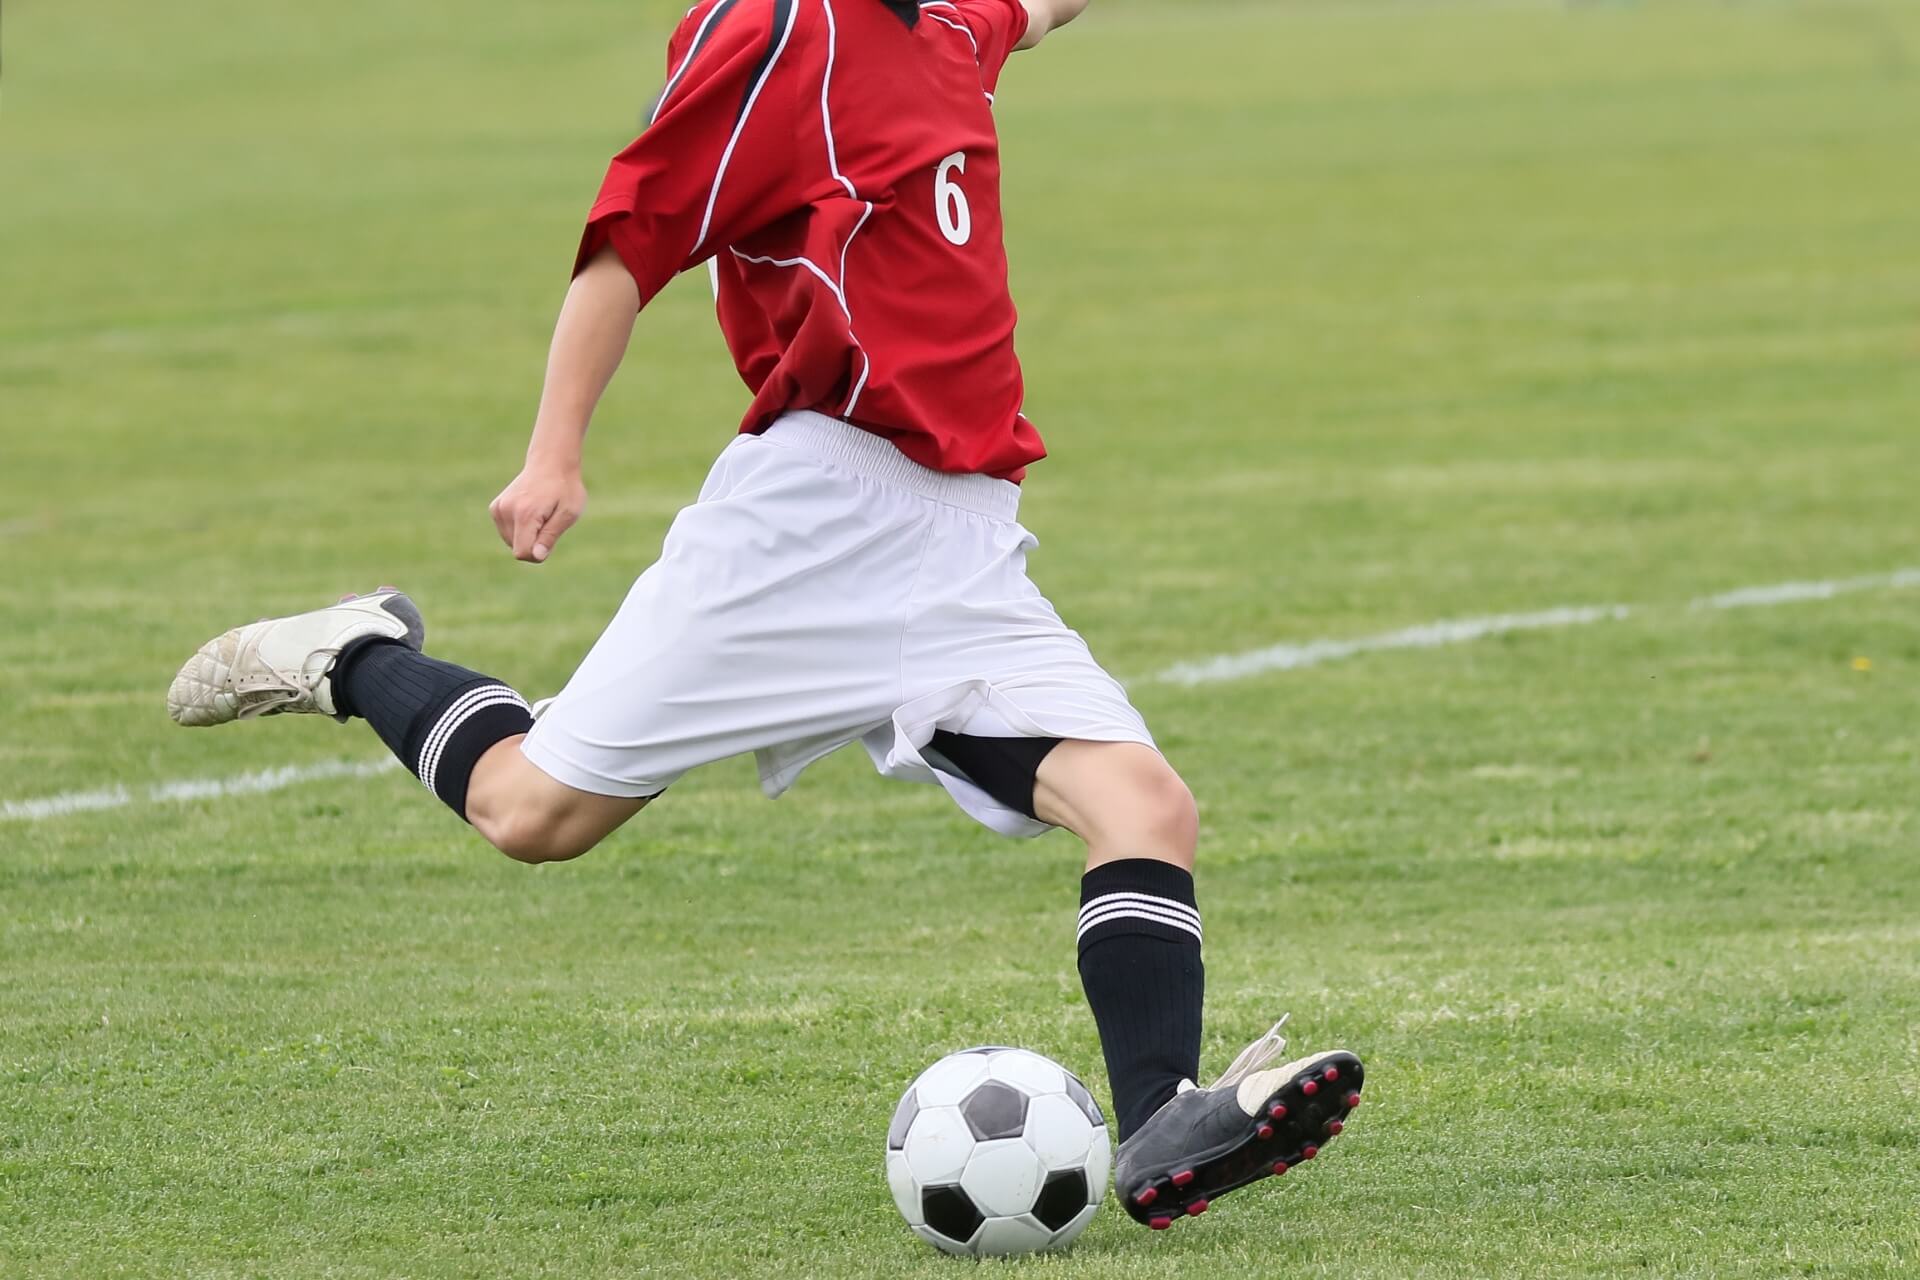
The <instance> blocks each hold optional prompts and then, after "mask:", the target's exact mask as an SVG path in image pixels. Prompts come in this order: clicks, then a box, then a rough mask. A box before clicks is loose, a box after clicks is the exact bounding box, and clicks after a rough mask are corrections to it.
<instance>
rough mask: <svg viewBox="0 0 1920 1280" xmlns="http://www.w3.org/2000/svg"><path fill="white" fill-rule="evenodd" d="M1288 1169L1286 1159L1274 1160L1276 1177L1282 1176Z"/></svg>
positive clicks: (1274, 1174)
mask: <svg viewBox="0 0 1920 1280" xmlns="http://www.w3.org/2000/svg"><path fill="white" fill-rule="evenodd" d="M1286 1171H1287V1162H1286V1161H1285V1160H1275V1161H1274V1162H1273V1176H1274V1177H1276V1178H1277V1177H1279V1176H1280V1175H1281V1174H1283V1173H1285V1172H1286Z"/></svg>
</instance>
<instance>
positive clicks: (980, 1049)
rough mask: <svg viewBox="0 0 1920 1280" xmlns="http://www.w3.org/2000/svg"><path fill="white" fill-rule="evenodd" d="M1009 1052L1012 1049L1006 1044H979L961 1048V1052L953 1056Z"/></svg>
mask: <svg viewBox="0 0 1920 1280" xmlns="http://www.w3.org/2000/svg"><path fill="white" fill-rule="evenodd" d="M1007 1052H1010V1049H1009V1047H1008V1046H1007V1045H1004V1044H977V1045H975V1046H973V1048H971V1049H962V1050H960V1052H959V1053H956V1054H954V1055H953V1056H954V1057H956V1058H957V1057H959V1056H960V1054H961V1053H1007Z"/></svg>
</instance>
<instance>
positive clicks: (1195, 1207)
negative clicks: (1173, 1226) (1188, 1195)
mask: <svg viewBox="0 0 1920 1280" xmlns="http://www.w3.org/2000/svg"><path fill="white" fill-rule="evenodd" d="M1206 1211H1207V1202H1206V1201H1205V1200H1195V1201H1194V1202H1193V1203H1192V1204H1190V1205H1188V1206H1187V1216H1188V1217H1192V1218H1197V1217H1199V1216H1200V1215H1201V1214H1203V1213H1205V1212H1206Z"/></svg>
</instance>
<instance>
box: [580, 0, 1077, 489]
mask: <svg viewBox="0 0 1920 1280" xmlns="http://www.w3.org/2000/svg"><path fill="white" fill-rule="evenodd" d="M1026 29H1027V12H1026V9H1025V8H1024V7H1023V6H1022V5H1021V4H1020V2H1019V0H929V2H927V3H923V4H922V5H921V6H920V18H919V21H918V22H917V23H916V24H915V25H914V26H913V27H911V28H909V27H908V26H907V24H906V23H905V22H904V21H902V19H901V17H900V16H899V15H898V14H897V13H895V12H894V11H893V10H892V9H890V8H889V7H888V6H887V5H885V4H883V3H881V0H701V3H699V4H697V5H695V6H694V8H693V9H692V10H691V11H689V12H688V14H687V16H686V19H685V20H684V21H683V22H682V23H681V24H680V26H679V28H678V29H677V30H676V31H675V32H674V35H673V39H672V40H671V42H670V43H669V44H668V48H667V63H668V74H669V78H668V80H667V85H666V89H665V90H664V92H663V93H662V95H661V99H660V103H659V105H658V106H657V107H656V108H655V111H654V116H653V119H652V121H651V122H650V123H649V124H648V126H647V128H646V131H645V132H644V133H642V134H641V136H640V137H639V139H638V140H636V141H635V142H634V143H633V145H631V146H629V147H628V148H627V149H626V150H625V151H622V152H621V153H620V154H619V155H618V156H615V157H614V160H613V163H612V165H611V166H610V167H609V169H608V171H607V177H606V181H605V182H604V183H603V184H602V186H601V188H600V196H599V199H598V200H597V201H596V202H595V204H594V206H593V212H592V214H591V216H590V218H589V221H588V225H587V232H586V236H585V238H584V239H583V241H582V244H581V253H580V261H581V262H582V263H584V262H585V261H586V259H587V258H588V257H590V256H591V255H592V254H594V253H595V252H597V251H598V250H599V249H600V248H601V247H602V246H603V245H607V244H611V245H612V246H613V248H614V250H615V251H616V252H617V253H618V254H619V256H620V258H621V260H622V261H623V262H625V263H626V266H627V269H628V270H629V271H631V272H632V273H633V278H634V280H635V281H636V282H637V283H638V285H639V287H640V300H641V305H643V306H644V305H645V304H646V303H647V301H649V300H650V299H652V298H653V296H654V295H655V294H656V293H658V292H659V291H660V289H661V288H662V287H664V286H665V285H666V283H667V281H668V280H670V279H671V278H672V277H673V276H674V275H675V274H677V273H678V272H680V271H683V270H686V269H687V268H690V267H694V266H697V265H699V264H700V263H702V262H704V261H707V260H709V259H712V260H713V262H714V264H715V267H714V270H715V276H716V282H717V283H716V291H717V304H716V305H717V309H718V311H719V316H720V328H721V331H722V332H723V333H724V334H725V336H726V341H727V346H728V348H729V349H730V350H731V351H732V353H733V359H734V363H735V365H736V366H737V367H738V368H739V370H740V376H741V377H742V378H743V379H744V380H745V381H746V384H747V386H748V388H749V389H750V390H751V391H752V392H753V397H754V399H753V405H752V407H751V408H750V409H749V410H748V412H747V416H746V419H745V421H744V422H742V423H741V430H742V431H749V432H751V431H761V430H764V429H766V427H767V426H769V425H770V424H771V423H772V422H773V421H774V420H775V419H777V418H778V417H779V416H780V415H781V414H782V413H785V412H787V411H789V410H794V409H813V410H817V411H818V412H821V413H824V414H828V415H830V416H832V417H836V418H843V419H845V420H847V421H848V422H851V423H853V424H854V425H856V426H859V427H862V428H865V429H866V430H868V431H872V432H874V433H875V434H876V435H880V436H884V437H885V438H886V439H888V440H890V441H892V442H893V443H894V445H895V446H896V447H898V448H899V450H900V451H901V452H902V453H904V454H906V456H907V457H909V458H911V459H913V460H914V461H915V462H918V463H920V464H921V465H922V466H926V467H931V468H933V469H935V470H938V471H958V472H980V473H984V474H987V475H993V476H1000V477H1003V478H1006V479H1014V480H1017V479H1019V478H1020V477H1021V475H1022V474H1024V472H1025V470H1026V467H1027V464H1029V463H1031V462H1034V461H1037V460H1038V459H1040V458H1041V457H1044V456H1045V453H1046V450H1045V449H1044V447H1043V446H1042V445H1041V443H1040V436H1039V434H1038V433H1037V432H1036V431H1035V430H1034V429H1033V424H1032V423H1030V422H1028V421H1027V420H1026V418H1025V417H1023V416H1022V415H1021V412H1020V406H1021V399H1022V383H1021V378H1020V363H1019V361H1018V360H1017V359H1016V358H1015V356H1014V350H1013V330H1014V308H1013V298H1012V296H1011V294H1010V293H1009V292H1008V288H1007V254H1006V247H1005V245H1004V244H1003V242H1002V239H1001V221H1000V147H999V139H998V137H997V135H996V133H995V130H994V122H993V113H992V110H991V108H992V103H993V93H994V88H995V85H996V84H997V83H998V81H999V78H1000V69H1001V67H1002V66H1003V65H1005V63H1006V60H1007V57H1008V55H1009V54H1011V53H1012V52H1013V48H1014V45H1015V44H1016V43H1017V42H1018V41H1019V39H1020V37H1021V36H1022V35H1024V34H1025V33H1026Z"/></svg>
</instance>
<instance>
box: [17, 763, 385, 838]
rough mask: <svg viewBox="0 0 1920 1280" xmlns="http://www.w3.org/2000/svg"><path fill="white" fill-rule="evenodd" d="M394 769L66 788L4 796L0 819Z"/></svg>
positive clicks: (316, 767)
mask: <svg viewBox="0 0 1920 1280" xmlns="http://www.w3.org/2000/svg"><path fill="white" fill-rule="evenodd" d="M399 767H400V762H399V761H398V760H395V759H392V758H391V757H389V758H388V759H385V760H329V761H327V762H325V763H323V764H307V765H289V766H287V767H286V768H283V769H260V770H257V771H255V772H253V773H237V774H234V775H232V776H230V777H226V778H185V779H182V780H180V781H178V782H156V783H153V784H151V785H150V786H145V787H141V788H139V789H138V790H130V789H128V788H126V787H110V788H108V789H106V790H104V791H69V792H67V793H66V794H65V795H58V796H43V797H42V798H40V799H38V800H8V801H5V802H3V803H0V822H7V821H12V822H43V821H45V820H46V819H48V818H64V817H66V816H67V815H68V814H70V813H88V812H91V811H93V810H96V809H123V808H125V807H127V806H128V805H132V804H179V803H181V802H183V801H187V800H218V799H224V798H225V797H227V796H251V795H262V794H264V793H266V792H269V791H283V790H285V789H286V788H288V787H297V786H300V785H301V784H302V783H307V782H320V781H324V780H326V779H329V778H370V777H372V776H374V775H375V774H380V773H386V772H388V771H389V770H393V769H398V768H399Z"/></svg>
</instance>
